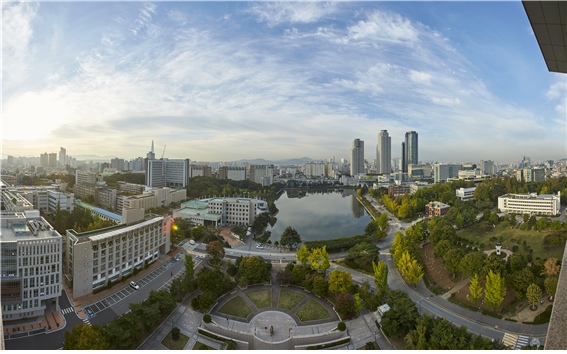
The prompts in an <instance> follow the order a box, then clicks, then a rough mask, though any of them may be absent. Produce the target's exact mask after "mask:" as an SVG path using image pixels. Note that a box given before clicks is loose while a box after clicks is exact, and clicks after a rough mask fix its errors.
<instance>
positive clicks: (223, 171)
mask: <svg viewBox="0 0 567 354" xmlns="http://www.w3.org/2000/svg"><path fill="white" fill-rule="evenodd" d="M219 179H230V180H233V181H244V180H245V179H246V167H235V166H221V167H219Z"/></svg>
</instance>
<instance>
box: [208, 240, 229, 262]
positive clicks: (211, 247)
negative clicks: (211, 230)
mask: <svg viewBox="0 0 567 354" xmlns="http://www.w3.org/2000/svg"><path fill="white" fill-rule="evenodd" d="M207 253H208V254H209V255H210V256H211V257H213V259H214V260H215V261H217V262H218V261H220V260H221V259H223V258H224V256H225V252H224V247H223V245H222V243H220V242H219V241H212V242H209V244H208V245H207Z"/></svg>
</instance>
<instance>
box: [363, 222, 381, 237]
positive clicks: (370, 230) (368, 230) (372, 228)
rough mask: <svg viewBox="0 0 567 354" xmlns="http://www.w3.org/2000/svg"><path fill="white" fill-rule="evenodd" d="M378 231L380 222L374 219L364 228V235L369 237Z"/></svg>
mask: <svg viewBox="0 0 567 354" xmlns="http://www.w3.org/2000/svg"><path fill="white" fill-rule="evenodd" d="M377 229H378V222H377V221H376V220H374V219H372V220H370V222H369V223H368V224H367V225H366V226H365V227H364V234H365V235H366V236H368V237H371V236H372V235H374V232H376V230H377Z"/></svg>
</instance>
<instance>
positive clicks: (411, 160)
mask: <svg viewBox="0 0 567 354" xmlns="http://www.w3.org/2000/svg"><path fill="white" fill-rule="evenodd" d="M402 159H403V161H404V162H405V164H404V165H403V167H402V169H403V170H402V172H408V165H417V164H419V159H418V156H417V132H415V131H411V132H407V133H406V140H405V151H404V154H403V155H402Z"/></svg>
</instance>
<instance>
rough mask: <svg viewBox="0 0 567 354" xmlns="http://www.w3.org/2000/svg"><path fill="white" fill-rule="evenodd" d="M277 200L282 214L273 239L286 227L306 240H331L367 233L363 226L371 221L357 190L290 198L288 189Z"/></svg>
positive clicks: (274, 229) (276, 224) (273, 231)
mask: <svg viewBox="0 0 567 354" xmlns="http://www.w3.org/2000/svg"><path fill="white" fill-rule="evenodd" d="M283 193H284V194H283V195H282V196H281V197H280V198H279V199H278V200H276V202H275V203H276V207H277V208H278V209H279V213H278V214H277V215H276V218H277V219H278V220H277V222H276V223H275V224H274V227H270V225H268V228H267V229H266V230H267V231H271V232H272V235H271V237H270V240H272V242H274V241H279V240H280V236H281V234H282V233H283V231H284V230H285V228H286V227H288V226H291V227H293V228H294V229H296V230H297V232H299V235H301V239H302V240H303V241H316V240H329V239H334V238H341V237H350V236H354V235H361V234H364V227H365V226H366V225H367V224H368V223H369V222H370V220H372V218H371V216H370V215H369V214H368V213H367V212H366V210H365V209H364V206H362V204H360V203H359V202H358V200H356V190H354V189H345V190H343V191H336V192H335V191H331V192H326V193H318V194H317V193H312V194H307V195H306V196H305V197H302V198H289V197H288V195H287V192H283Z"/></svg>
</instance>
